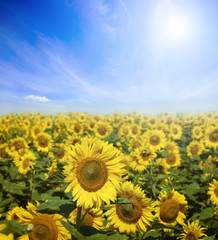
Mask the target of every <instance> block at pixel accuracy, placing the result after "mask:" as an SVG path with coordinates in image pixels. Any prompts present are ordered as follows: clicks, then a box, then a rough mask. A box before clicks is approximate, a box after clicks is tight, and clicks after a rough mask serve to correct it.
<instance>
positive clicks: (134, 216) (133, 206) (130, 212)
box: [116, 200, 142, 223]
mask: <svg viewBox="0 0 218 240" xmlns="http://www.w3.org/2000/svg"><path fill="white" fill-rule="evenodd" d="M116 212H117V215H118V216H119V218H120V219H121V220H122V221H123V222H126V223H136V222H137V221H138V220H139V219H140V217H141V215H142V206H141V204H140V203H139V202H138V201H137V200H135V201H134V200H133V203H129V204H119V205H117V206H116Z"/></svg>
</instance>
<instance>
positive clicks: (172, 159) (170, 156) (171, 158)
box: [166, 154, 176, 165]
mask: <svg viewBox="0 0 218 240" xmlns="http://www.w3.org/2000/svg"><path fill="white" fill-rule="evenodd" d="M166 162H167V163H168V164H169V165H173V164H174V163H175V162H176V158H175V156H174V155H173V154H170V155H169V156H168V157H167V158H166Z"/></svg>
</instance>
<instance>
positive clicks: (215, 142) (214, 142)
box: [204, 126, 218, 148]
mask: <svg viewBox="0 0 218 240" xmlns="http://www.w3.org/2000/svg"><path fill="white" fill-rule="evenodd" d="M204 142H205V145H206V146H208V147H212V148H217V147H218V127H213V126H212V127H209V128H207V129H206V131H205V138H204Z"/></svg>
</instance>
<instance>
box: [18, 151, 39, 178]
mask: <svg viewBox="0 0 218 240" xmlns="http://www.w3.org/2000/svg"><path fill="white" fill-rule="evenodd" d="M35 159H36V156H35V155H34V153H33V152H32V151H28V152H26V153H24V154H22V155H16V157H15V158H14V164H15V165H16V166H17V167H18V172H19V173H20V174H22V175H25V174H26V173H27V172H28V171H30V169H31V168H32V167H33V166H34V165H35V162H34V160H35Z"/></svg>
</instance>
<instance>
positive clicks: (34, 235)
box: [18, 203, 71, 240]
mask: <svg viewBox="0 0 218 240" xmlns="http://www.w3.org/2000/svg"><path fill="white" fill-rule="evenodd" d="M27 209H28V211H26V210H25V209H24V210H23V211H20V212H19V213H18V216H19V217H20V218H21V220H22V224H28V225H30V226H32V228H33V229H32V231H31V232H29V233H28V234H25V235H23V236H21V237H19V238H18V240H42V239H43V240H68V239H70V238H71V235H70V233H69V232H68V231H67V230H66V228H65V227H64V226H63V225H62V224H61V222H60V221H61V220H65V219H64V217H63V216H61V215H59V214H42V213H38V212H37V211H36V209H37V207H36V206H34V205H33V204H32V203H28V205H27Z"/></svg>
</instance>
